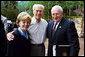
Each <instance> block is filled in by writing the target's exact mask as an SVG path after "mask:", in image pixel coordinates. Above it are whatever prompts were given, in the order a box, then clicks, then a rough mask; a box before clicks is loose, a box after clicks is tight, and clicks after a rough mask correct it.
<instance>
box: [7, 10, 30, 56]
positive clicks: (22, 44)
mask: <svg viewBox="0 0 85 57" xmlns="http://www.w3.org/2000/svg"><path fill="white" fill-rule="evenodd" d="M30 23H31V16H30V15H29V14H28V13H26V12H21V13H20V14H19V15H18V16H17V20H16V24H17V25H18V29H17V30H15V31H14V33H13V35H14V37H15V39H14V40H13V41H9V42H8V51H7V56H29V54H30V47H31V44H30V38H29V33H28V31H27V29H28V27H29V26H30Z"/></svg>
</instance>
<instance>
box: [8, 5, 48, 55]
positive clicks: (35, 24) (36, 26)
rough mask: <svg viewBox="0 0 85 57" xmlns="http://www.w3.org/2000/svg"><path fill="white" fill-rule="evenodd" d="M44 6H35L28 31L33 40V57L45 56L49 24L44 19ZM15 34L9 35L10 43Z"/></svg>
mask: <svg viewBox="0 0 85 57" xmlns="http://www.w3.org/2000/svg"><path fill="white" fill-rule="evenodd" d="M43 10H44V6H43V5H41V4H34V5H33V14H34V16H33V18H32V22H31V25H30V27H29V29H28V31H29V34H30V38H31V44H32V47H31V52H30V53H31V56H45V46H44V42H45V40H46V28H47V25H48V23H47V22H46V21H45V20H44V19H42V16H43ZM12 33H13V32H11V33H8V34H7V38H8V40H9V41H11V40H13V39H14V36H13V35H12Z"/></svg>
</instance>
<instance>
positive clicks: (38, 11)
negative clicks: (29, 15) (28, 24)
mask: <svg viewBox="0 0 85 57" xmlns="http://www.w3.org/2000/svg"><path fill="white" fill-rule="evenodd" d="M33 14H34V17H35V18H36V19H38V20H39V19H41V18H42V16H43V8H42V7H40V6H36V8H35V10H34V11H33Z"/></svg>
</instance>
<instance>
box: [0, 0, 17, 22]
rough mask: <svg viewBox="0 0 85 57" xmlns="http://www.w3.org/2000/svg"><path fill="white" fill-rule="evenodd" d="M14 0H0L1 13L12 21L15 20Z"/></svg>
mask: <svg viewBox="0 0 85 57" xmlns="http://www.w3.org/2000/svg"><path fill="white" fill-rule="evenodd" d="M16 6H17V2H15V1H1V14H2V15H3V16H5V17H7V18H8V19H10V20H12V21H16V17H17V15H18V9H17V8H16Z"/></svg>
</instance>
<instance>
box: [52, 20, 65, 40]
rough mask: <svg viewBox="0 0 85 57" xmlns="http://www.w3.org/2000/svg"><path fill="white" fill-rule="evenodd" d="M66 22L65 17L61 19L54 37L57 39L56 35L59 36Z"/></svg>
mask: <svg viewBox="0 0 85 57" xmlns="http://www.w3.org/2000/svg"><path fill="white" fill-rule="evenodd" d="M64 22H65V20H64V19H61V21H60V23H59V25H58V27H57V29H56V31H55V34H54V37H53V39H55V37H56V36H58V34H60V32H61V30H62V26H63V25H64Z"/></svg>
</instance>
